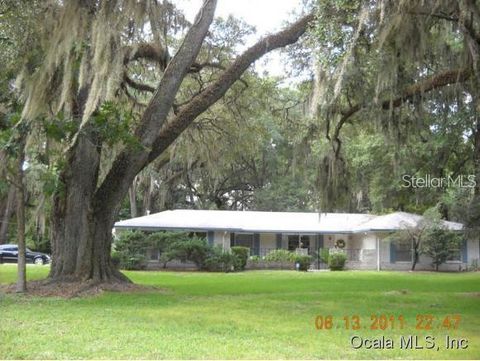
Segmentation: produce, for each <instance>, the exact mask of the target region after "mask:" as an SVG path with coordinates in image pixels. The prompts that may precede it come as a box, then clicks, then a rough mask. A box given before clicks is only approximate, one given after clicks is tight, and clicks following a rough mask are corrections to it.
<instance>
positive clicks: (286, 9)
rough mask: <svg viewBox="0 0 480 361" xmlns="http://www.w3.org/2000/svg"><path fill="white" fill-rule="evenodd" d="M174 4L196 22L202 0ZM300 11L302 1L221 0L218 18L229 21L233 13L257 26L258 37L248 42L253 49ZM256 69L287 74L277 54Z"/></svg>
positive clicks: (269, 57)
mask: <svg viewBox="0 0 480 361" xmlns="http://www.w3.org/2000/svg"><path fill="white" fill-rule="evenodd" d="M174 3H175V4H176V5H177V6H178V7H179V8H180V9H182V10H183V11H184V13H185V16H186V17H187V19H188V20H189V21H193V19H194V17H195V15H196V13H197V11H198V9H200V7H201V4H202V0H176V1H174ZM300 8H301V0H218V4H217V9H216V12H215V15H216V16H221V17H224V18H226V17H228V16H229V15H230V14H231V15H233V16H234V17H236V18H242V19H243V20H244V21H245V22H246V23H247V24H250V25H253V26H255V28H256V30H257V32H256V34H255V35H253V36H252V37H250V38H248V39H247V46H250V45H252V44H253V43H255V41H256V40H257V39H259V38H260V37H261V36H263V35H265V34H268V33H273V32H276V31H277V30H280V29H282V28H283V26H282V24H284V22H285V21H287V20H293V19H296V17H295V16H294V15H293V12H294V11H297V12H298V11H299V9H300ZM267 65H268V66H267ZM255 69H256V70H257V71H258V72H259V73H263V72H268V73H269V74H270V75H273V76H276V75H278V76H281V75H283V74H284V66H283V64H282V62H281V60H280V56H279V53H278V52H277V51H276V52H272V53H271V54H269V55H267V56H265V57H263V58H262V59H261V60H259V61H257V63H255Z"/></svg>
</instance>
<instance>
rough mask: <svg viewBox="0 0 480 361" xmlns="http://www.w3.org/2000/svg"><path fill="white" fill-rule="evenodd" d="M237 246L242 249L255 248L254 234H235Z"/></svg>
mask: <svg viewBox="0 0 480 361" xmlns="http://www.w3.org/2000/svg"><path fill="white" fill-rule="evenodd" d="M235 246H240V247H247V248H252V247H253V234H252V233H249V234H247V233H235Z"/></svg>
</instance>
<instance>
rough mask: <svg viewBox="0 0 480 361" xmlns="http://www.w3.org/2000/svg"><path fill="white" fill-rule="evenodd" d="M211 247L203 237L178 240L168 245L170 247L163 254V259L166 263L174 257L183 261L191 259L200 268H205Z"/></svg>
mask: <svg viewBox="0 0 480 361" xmlns="http://www.w3.org/2000/svg"><path fill="white" fill-rule="evenodd" d="M211 248H212V247H211V246H209V245H208V243H207V241H206V240H205V239H201V238H191V239H182V240H177V241H175V242H172V243H171V244H169V245H168V248H167V249H166V251H165V252H164V253H163V254H162V256H161V260H162V261H163V262H164V263H166V262H168V261H171V260H173V259H178V260H180V261H182V262H187V261H191V262H193V263H195V265H196V266H197V267H198V268H200V269H203V268H204V264H205V260H206V259H207V257H208V256H209V254H210V253H211Z"/></svg>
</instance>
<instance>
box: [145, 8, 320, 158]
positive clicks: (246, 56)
mask: <svg viewBox="0 0 480 361" xmlns="http://www.w3.org/2000/svg"><path fill="white" fill-rule="evenodd" d="M313 19H314V16H313V14H309V15H307V16H305V17H303V18H302V19H300V20H298V21H297V22H295V23H293V24H292V25H290V26H289V27H288V28H286V29H285V30H282V31H280V32H278V33H276V34H272V35H269V36H267V37H265V38H263V39H260V40H259V41H258V42H257V43H256V44H255V45H253V46H252V47H250V48H249V49H247V50H246V51H245V52H244V53H243V54H242V55H240V56H239V57H238V58H237V59H236V60H235V61H234V62H233V63H232V64H231V65H230V66H229V67H228V68H227V70H225V71H224V72H223V74H221V75H220V77H219V78H218V79H217V80H216V81H215V82H214V83H212V84H211V85H210V86H208V87H207V88H206V89H205V90H204V91H203V92H201V93H200V94H199V95H197V96H196V97H195V98H193V99H192V101H191V102H190V103H189V104H188V105H186V106H185V107H183V108H182V109H181V110H180V111H179V113H178V114H177V115H176V116H175V117H173V118H172V119H171V120H170V121H169V122H167V123H166V124H165V125H164V126H163V127H162V129H161V130H160V133H159V135H158V137H157V138H156V140H155V142H154V143H153V145H152V151H151V152H150V154H149V156H148V162H151V161H153V160H154V159H155V158H156V157H158V156H159V155H160V154H161V153H162V152H163V151H164V150H165V149H166V148H167V147H168V146H169V145H170V144H171V143H172V142H173V141H174V140H175V139H176V138H177V137H178V136H179V135H180V134H181V133H182V132H183V131H184V130H185V128H187V127H188V125H190V123H191V122H192V121H193V120H195V118H196V117H198V116H199V115H200V114H202V113H203V112H204V111H205V110H207V109H208V108H209V107H210V106H212V105H213V104H214V103H215V102H216V101H217V100H219V99H220V98H221V97H222V96H223V95H224V94H225V93H226V92H227V90H228V89H229V88H230V87H231V86H232V85H233V83H235V82H236V81H237V80H238V79H239V78H240V76H241V75H242V74H243V73H244V72H245V70H247V69H248V67H249V66H250V65H251V64H252V63H254V62H255V61H256V60H258V59H259V58H261V57H262V56H263V55H265V54H266V53H268V52H270V51H272V50H275V49H278V48H282V47H284V46H287V45H289V44H292V43H295V42H296V41H297V40H298V38H300V36H301V35H303V34H304V33H305V31H306V29H307V27H308V24H309V23H310V22H311V21H312V20H313ZM147 164H148V163H147ZM145 165H146V164H145Z"/></svg>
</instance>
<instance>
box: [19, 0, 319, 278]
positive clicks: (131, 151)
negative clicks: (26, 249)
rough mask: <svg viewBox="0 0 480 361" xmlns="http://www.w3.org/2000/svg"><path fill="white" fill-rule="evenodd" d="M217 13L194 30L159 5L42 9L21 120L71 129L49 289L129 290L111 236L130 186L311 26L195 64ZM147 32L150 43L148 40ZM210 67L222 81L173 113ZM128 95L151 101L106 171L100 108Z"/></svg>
mask: <svg viewBox="0 0 480 361" xmlns="http://www.w3.org/2000/svg"><path fill="white" fill-rule="evenodd" d="M215 7H216V0H205V1H204V3H203V5H202V7H201V8H200V10H199V11H198V14H197V16H196V18H195V20H194V22H193V24H191V25H190V24H188V23H187V22H186V21H185V19H183V18H182V16H181V15H179V14H178V13H176V12H175V9H174V8H173V5H172V4H170V3H169V2H166V1H165V2H162V3H160V2H157V1H141V2H129V1H96V0H78V1H65V2H63V3H62V4H59V3H58V2H51V3H50V4H49V7H46V8H44V9H42V11H43V13H42V12H41V13H40V15H41V16H42V17H43V18H44V19H45V20H43V21H44V24H45V26H44V28H43V32H44V34H41V35H40V38H41V39H42V42H43V43H42V49H41V53H42V55H41V57H43V59H42V60H41V61H38V60H39V59H38V54H37V55H36V56H37V58H35V56H33V55H32V58H31V59H29V63H28V64H27V66H26V69H25V71H24V74H23V76H22V79H21V80H23V83H22V86H21V89H22V92H23V94H24V101H25V108H24V111H23V117H24V118H26V119H39V118H42V117H56V118H57V119H58V118H59V117H61V118H62V119H64V120H65V121H66V122H70V123H72V124H73V127H74V129H75V131H74V132H73V133H72V134H71V135H70V136H69V137H68V138H67V139H64V140H63V141H62V144H63V145H64V153H63V157H62V162H61V164H62V167H61V171H60V173H59V182H58V186H57V190H56V192H55V194H54V205H53V214H52V220H51V227H52V236H53V238H52V240H51V241H52V250H53V254H52V266H51V271H50V276H49V279H50V281H53V282H63V281H80V282H83V281H89V282H92V283H102V282H103V283H106V282H110V283H112V282H128V280H127V279H126V277H125V276H123V275H122V274H121V273H120V272H118V271H117V270H115V268H114V267H113V266H112V264H111V260H110V248H111V241H112V237H111V231H112V227H113V223H114V219H115V217H116V214H117V212H118V211H119V208H120V206H121V202H122V201H123V200H124V199H125V197H126V195H127V193H128V190H129V187H130V186H131V184H132V182H133V180H134V178H135V176H136V175H137V174H138V173H139V172H141V171H142V170H143V169H144V168H145V167H147V166H148V165H149V164H150V163H151V162H153V161H155V160H156V159H157V158H158V157H159V156H161V155H162V154H164V152H165V151H166V150H167V148H168V147H169V146H170V145H171V144H172V143H173V142H174V141H175V140H176V139H177V137H179V136H180V134H181V133H182V132H183V131H184V130H185V129H186V128H187V127H188V126H189V125H190V124H191V123H192V122H193V121H194V120H195V118H197V117H198V116H199V115H200V114H202V113H203V112H205V111H206V110H207V109H209V107H211V106H212V105H213V104H214V103H215V102H217V101H218V100H219V99H220V98H221V97H222V96H223V95H224V94H225V93H226V92H227V91H228V90H229V88H230V87H231V86H232V85H233V84H234V83H235V82H236V81H237V80H238V79H239V78H240V77H241V76H242V74H243V73H244V72H245V71H246V70H247V69H248V68H249V66H250V65H251V64H252V63H254V62H255V61H256V60H257V59H259V58H260V57H262V56H263V55H264V54H266V53H268V52H270V51H272V50H274V49H278V48H281V47H284V46H286V45H289V44H292V43H294V42H296V41H297V40H298V39H299V37H300V36H301V35H302V34H303V33H304V32H305V31H306V29H307V26H308V24H309V22H310V21H311V20H312V19H313V16H312V15H307V16H304V17H303V18H301V19H300V20H298V21H296V22H295V23H293V24H291V25H290V26H288V27H286V28H285V29H284V30H282V31H280V32H278V33H275V34H272V35H268V36H266V37H264V38H262V39H261V40H259V41H258V42H257V43H256V44H254V45H253V46H251V47H249V48H248V49H247V50H245V51H244V52H243V53H242V54H240V55H238V56H237V57H236V58H235V59H231V61H229V62H228V64H226V65H225V64H222V65H219V64H217V63H214V62H211V61H209V59H206V60H205V56H203V55H202V49H203V47H206V45H205V38H206V37H208V35H209V29H210V28H211V23H212V21H213V18H214V12H215ZM45 14H46V15H45ZM172 19H175V20H173V21H172ZM169 27H172V29H174V30H175V31H176V33H174V35H172V33H171V32H169ZM179 29H180V30H179ZM148 31H151V36H150V38H148V39H146V38H145V32H148ZM183 33H184V36H183V38H181V39H180V36H181V34H183ZM169 42H170V44H169ZM172 48H175V49H176V52H175V54H174V55H173V56H171V55H170V54H169V52H170V51H171V49H172ZM207 50H208V49H207ZM204 53H208V51H205V52H204ZM148 63H150V64H153V65H148ZM132 64H133V65H132ZM138 64H141V65H143V66H144V68H145V69H147V70H151V69H152V68H155V69H156V71H157V73H158V74H157V75H158V78H159V82H158V84H157V85H156V86H152V85H149V84H146V83H145V82H144V80H145V77H142V76H141V75H138V73H137V74H136V75H135V76H132V75H131V74H129V71H131V69H132V67H135V66H138ZM145 64H147V65H145ZM208 67H214V68H216V69H217V70H218V69H221V71H220V72H218V73H217V74H216V77H215V79H214V81H213V82H211V83H210V84H209V85H208V86H206V87H205V88H203V89H201V91H199V92H197V93H196V94H194V95H193V97H191V99H188V101H184V102H182V104H181V105H179V104H177V103H176V97H177V94H178V93H179V90H180V88H181V86H182V82H183V80H184V78H185V77H186V76H187V75H188V74H193V73H198V72H200V71H202V70H203V69H205V68H208ZM142 81H143V82H142ZM132 90H134V91H139V92H152V93H153V95H152V96H151V97H150V98H149V99H148V104H147V106H146V107H145V108H144V109H142V110H141V111H138V110H137V114H140V115H139V116H138V117H137V118H136V119H134V120H133V121H132V122H131V124H130V128H129V132H130V133H131V135H133V137H131V139H130V140H131V141H129V142H124V143H123V144H122V145H121V146H119V147H117V151H116V156H115V157H114V159H112V160H111V161H110V162H107V164H108V166H107V167H104V165H105V162H104V159H103V157H104V156H105V155H104V154H102V152H104V150H105V148H107V146H108V144H109V140H108V139H107V138H108V134H105V131H103V132H102V131H101V130H99V126H98V119H99V113H101V109H102V104H105V101H109V102H114V104H115V102H118V98H120V97H121V95H123V96H124V98H123V100H125V98H128V99H132V98H133V97H132V96H131V93H132ZM108 104H110V103H108ZM117 104H120V102H118V103H117ZM119 106H120V105H119ZM122 106H123V105H122ZM132 139H133V140H132Z"/></svg>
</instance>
